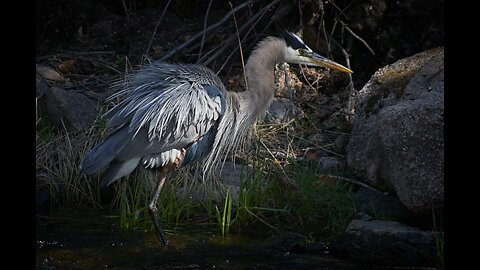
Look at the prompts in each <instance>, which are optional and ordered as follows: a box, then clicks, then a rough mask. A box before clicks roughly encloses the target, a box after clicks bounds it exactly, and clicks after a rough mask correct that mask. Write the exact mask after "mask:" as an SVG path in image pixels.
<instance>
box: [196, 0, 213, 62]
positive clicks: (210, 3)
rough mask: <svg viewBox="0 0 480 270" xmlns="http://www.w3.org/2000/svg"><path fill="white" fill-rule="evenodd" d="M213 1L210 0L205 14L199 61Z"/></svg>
mask: <svg viewBox="0 0 480 270" xmlns="http://www.w3.org/2000/svg"><path fill="white" fill-rule="evenodd" d="M212 2H213V0H210V2H208V7H207V12H206V14H205V21H204V22H203V35H202V43H201V45H200V51H199V52H198V59H197V63H198V62H199V61H200V57H201V56H202V51H203V44H204V42H205V34H206V32H205V29H207V21H208V14H209V13H210V7H211V6H212Z"/></svg>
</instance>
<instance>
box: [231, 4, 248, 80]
mask: <svg viewBox="0 0 480 270" xmlns="http://www.w3.org/2000/svg"><path fill="white" fill-rule="evenodd" d="M228 3H229V4H230V8H231V9H232V10H233V6H232V3H231V2H228ZM233 22H234V23H235V30H236V31H237V40H238V46H239V47H240V60H242V69H243V78H244V79H245V88H246V89H248V81H247V72H246V71H245V59H244V58H243V49H242V41H240V33H239V32H238V25H237V18H236V17H235V13H233Z"/></svg>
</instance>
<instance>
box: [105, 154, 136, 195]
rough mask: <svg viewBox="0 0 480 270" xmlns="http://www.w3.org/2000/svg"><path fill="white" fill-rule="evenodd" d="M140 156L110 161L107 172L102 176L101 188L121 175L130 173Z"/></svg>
mask: <svg viewBox="0 0 480 270" xmlns="http://www.w3.org/2000/svg"><path fill="white" fill-rule="evenodd" d="M139 162H140V158H132V159H129V160H126V161H116V160H115V161H113V162H111V163H110V167H108V170H107V172H106V173H105V175H104V176H103V179H102V183H101V184H100V186H101V187H102V188H105V187H108V186H109V185H110V184H111V183H113V182H114V181H115V180H117V179H120V178H121V177H122V176H125V175H128V174H130V173H131V172H132V171H133V170H135V168H136V167H137V166H138V163H139Z"/></svg>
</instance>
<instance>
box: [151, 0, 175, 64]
mask: <svg viewBox="0 0 480 270" xmlns="http://www.w3.org/2000/svg"><path fill="white" fill-rule="evenodd" d="M170 2H172V0H168V2H167V5H165V8H164V9H163V12H162V15H161V16H160V19H158V21H157V24H156V25H155V29H154V30H153V33H152V37H151V38H150V42H149V43H148V47H147V50H146V51H145V57H147V58H148V52H149V51H150V48H151V47H152V43H153V39H154V38H155V35H156V34H157V30H158V26H159V25H160V22H161V21H162V19H163V16H165V12H167V9H168V6H169V5H170Z"/></svg>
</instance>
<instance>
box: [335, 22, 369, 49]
mask: <svg viewBox="0 0 480 270" xmlns="http://www.w3.org/2000/svg"><path fill="white" fill-rule="evenodd" d="M335 20H336V21H337V20H338V21H339V22H340V23H341V24H342V26H343V27H344V28H345V29H346V30H347V31H348V32H349V33H350V35H352V36H353V37H354V38H356V39H357V40H358V41H360V42H361V43H362V44H363V45H364V46H365V47H367V49H368V50H369V51H370V52H371V53H372V54H373V55H375V52H374V51H373V49H372V48H371V47H370V46H369V45H368V44H367V42H366V41H365V40H363V39H362V38H361V37H359V36H358V35H357V34H355V33H354V32H353V31H352V30H351V29H350V28H349V27H348V25H347V24H346V23H344V22H343V21H342V20H340V19H335Z"/></svg>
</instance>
